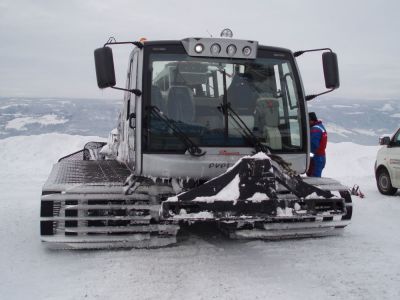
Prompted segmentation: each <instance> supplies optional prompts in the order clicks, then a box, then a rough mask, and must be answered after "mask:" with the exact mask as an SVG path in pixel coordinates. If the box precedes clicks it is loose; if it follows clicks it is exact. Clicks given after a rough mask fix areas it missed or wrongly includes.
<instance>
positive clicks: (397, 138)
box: [393, 130, 400, 147]
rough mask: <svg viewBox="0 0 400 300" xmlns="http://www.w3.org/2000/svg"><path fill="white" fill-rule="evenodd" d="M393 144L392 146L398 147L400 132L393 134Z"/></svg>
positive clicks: (399, 144)
mask: <svg viewBox="0 0 400 300" xmlns="http://www.w3.org/2000/svg"><path fill="white" fill-rule="evenodd" d="M393 144H394V146H397V147H398V146H400V130H398V131H397V132H396V134H395V136H394V137H393Z"/></svg>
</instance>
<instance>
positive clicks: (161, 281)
mask: <svg viewBox="0 0 400 300" xmlns="http://www.w3.org/2000/svg"><path fill="white" fill-rule="evenodd" d="M64 119H65V118H64ZM58 120H63V119H58ZM90 140H98V138H95V137H87V136H85V137H82V136H72V135H66V134H55V133H53V134H44V135H36V136H17V137H10V138H5V139H1V140H0V156H1V158H2V159H1V160H0V178H1V179H0V189H1V191H2V193H1V194H0V236H1V243H2V249H1V251H0V266H1V272H0V295H1V298H2V299H296V300H297V299H400V251H399V249H400V235H399V230H400V221H399V215H400V195H399V194H398V195H397V196H394V197H387V196H382V195H380V194H379V193H378V191H377V189H376V186H375V180H374V175H373V165H374V160H375V154H376V151H377V149H378V147H377V146H368V147H367V146H360V145H356V144H353V143H338V144H333V143H330V144H329V145H328V162H327V167H326V171H325V174H324V175H325V176H330V177H334V178H336V179H339V180H341V181H342V182H343V183H344V184H347V185H349V186H351V185H353V184H354V183H358V184H359V185H360V186H361V189H362V190H363V192H364V193H365V194H366V198H364V199H359V198H354V215H353V221H352V224H351V225H350V226H348V227H347V228H346V230H345V233H344V234H343V236H338V237H329V238H320V239H303V240H295V241H277V242H263V241H247V242H243V241H231V240H227V239H225V238H224V237H222V236H220V235H218V234H217V233H212V234H210V235H204V234H202V235H195V234H192V235H190V236H187V237H185V238H184V239H183V240H182V241H181V243H180V244H178V245H176V246H174V247H168V248H163V249H153V250H145V249H141V250H122V251H49V250H46V249H44V248H43V246H42V245H41V243H40V236H39V201H40V192H41V186H42V184H43V183H44V181H45V180H46V177H47V175H48V173H49V172H50V169H51V165H52V164H53V163H54V162H55V161H56V160H57V159H58V158H59V157H61V156H63V155H65V154H67V153H69V152H73V151H76V150H78V149H80V148H81V147H82V146H83V144H84V143H85V142H87V141H90Z"/></svg>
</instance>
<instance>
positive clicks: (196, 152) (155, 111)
mask: <svg viewBox="0 0 400 300" xmlns="http://www.w3.org/2000/svg"><path fill="white" fill-rule="evenodd" d="M149 108H150V111H151V115H153V116H155V117H156V118H158V119H160V120H161V121H163V122H164V123H165V124H166V125H167V126H168V128H169V129H171V130H172V133H173V134H174V135H175V136H176V137H177V138H179V139H180V140H181V141H182V142H183V143H184V144H185V146H186V150H187V151H188V152H189V153H190V155H193V156H203V155H204V154H206V152H205V151H203V150H201V148H200V147H199V146H198V145H196V144H195V143H194V142H193V141H192V140H191V139H190V138H189V137H188V136H187V135H186V134H185V133H184V132H183V131H182V130H180V129H179V127H178V126H177V125H176V121H174V120H171V119H170V118H168V117H167V116H166V115H164V114H163V113H162V112H161V111H160V109H159V108H158V107H157V106H155V105H153V106H150V107H149Z"/></svg>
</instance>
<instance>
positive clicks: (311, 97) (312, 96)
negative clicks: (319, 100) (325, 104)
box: [306, 89, 335, 101]
mask: <svg viewBox="0 0 400 300" xmlns="http://www.w3.org/2000/svg"><path fill="white" fill-rule="evenodd" d="M334 90H335V89H330V90H327V91H325V92H322V93H319V94H314V95H307V96H306V101H310V100H312V99H314V98H316V97H318V96H321V95H323V94H328V93H330V92H332V91H334Z"/></svg>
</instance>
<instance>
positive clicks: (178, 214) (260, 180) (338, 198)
mask: <svg viewBox="0 0 400 300" xmlns="http://www.w3.org/2000/svg"><path fill="white" fill-rule="evenodd" d="M161 212H162V217H163V218H164V219H166V220H175V221H176V220H179V221H180V222H186V223H189V224H190V223H194V222H202V221H203V222H206V221H216V222H217V223H218V226H219V228H220V229H221V230H222V231H223V232H224V233H226V234H227V235H228V236H229V237H231V238H250V239H287V238H303V237H317V236H326V235H334V234H339V233H341V232H342V231H343V228H344V227H345V226H347V225H348V224H349V223H350V219H351V215H352V203H351V196H350V193H349V192H348V188H347V187H345V186H343V185H341V184H340V183H339V182H337V181H335V180H332V179H328V178H302V177H300V176H298V175H295V174H292V173H290V172H288V171H287V169H285V168H284V167H282V165H280V164H276V163H275V162H274V161H272V160H271V159H270V158H269V157H268V156H267V155H265V154H257V155H255V156H252V157H247V158H243V159H241V160H240V161H239V162H238V163H237V164H236V165H235V166H234V167H232V168H231V169H230V170H228V171H227V172H226V173H224V174H222V175H221V176H219V177H217V178H214V179H212V180H210V181H208V182H206V183H205V184H203V185H201V186H199V187H198V188H195V189H193V190H190V191H188V192H186V193H182V194H180V195H178V196H176V197H171V198H169V199H168V200H167V201H164V202H163V203H162V210H161Z"/></svg>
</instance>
